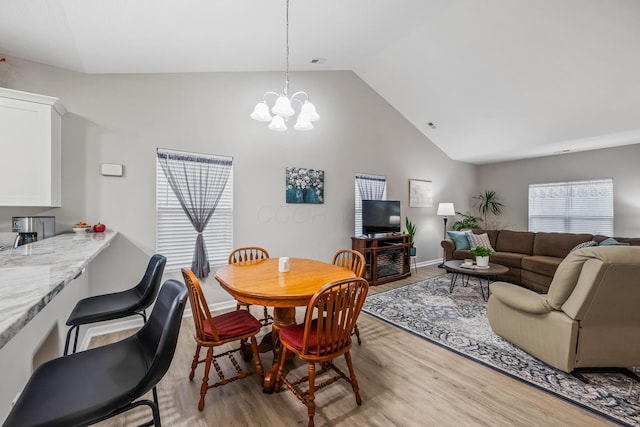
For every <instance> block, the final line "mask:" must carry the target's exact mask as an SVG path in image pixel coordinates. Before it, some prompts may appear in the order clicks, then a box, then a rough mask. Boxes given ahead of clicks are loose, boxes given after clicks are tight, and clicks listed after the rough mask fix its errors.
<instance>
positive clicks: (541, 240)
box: [441, 230, 640, 292]
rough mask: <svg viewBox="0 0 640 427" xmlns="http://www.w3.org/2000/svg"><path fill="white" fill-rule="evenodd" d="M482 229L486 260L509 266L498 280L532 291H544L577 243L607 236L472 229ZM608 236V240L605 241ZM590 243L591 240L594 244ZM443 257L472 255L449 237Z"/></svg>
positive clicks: (598, 240)
mask: <svg viewBox="0 0 640 427" xmlns="http://www.w3.org/2000/svg"><path fill="white" fill-rule="evenodd" d="M472 231H473V233H474V234H484V233H486V234H487V235H488V237H489V242H490V243H491V247H492V248H493V249H494V250H495V251H496V252H495V253H494V254H493V255H491V257H490V262H494V263H497V264H502V265H504V266H506V267H508V268H509V272H508V273H507V274H505V275H501V276H498V277H497V279H498V280H502V281H507V282H511V283H516V284H519V285H522V286H524V287H526V288H529V289H531V290H534V291H536V292H547V291H548V289H549V285H550V284H551V280H552V279H553V275H554V273H555V272H556V269H557V268H558V266H559V265H560V263H561V262H562V260H563V259H564V258H565V257H566V256H567V255H568V254H569V252H571V250H572V249H574V248H575V247H576V246H577V245H579V244H581V243H585V242H592V241H593V242H595V243H602V242H604V241H605V240H608V239H609V240H610V238H609V237H607V236H602V235H592V234H575V233H542V232H540V233H533V232H529V231H512V230H472ZM614 239H615V241H616V242H619V243H623V244H629V245H631V246H640V238H626V237H615V238H614ZM609 240H608V241H609ZM595 243H593V244H595ZM441 246H442V247H443V248H444V257H445V261H450V260H456V259H465V258H473V255H471V252H470V250H469V249H456V245H455V243H454V241H453V240H452V239H451V238H447V239H444V240H442V242H441Z"/></svg>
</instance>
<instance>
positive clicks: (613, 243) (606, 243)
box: [598, 237, 629, 246]
mask: <svg viewBox="0 0 640 427" xmlns="http://www.w3.org/2000/svg"><path fill="white" fill-rule="evenodd" d="M598 245H599V246H629V243H623V242H618V241H617V240H616V239H614V238H613V237H609V238H608V239H604V240H603V241H602V242H600V243H598Z"/></svg>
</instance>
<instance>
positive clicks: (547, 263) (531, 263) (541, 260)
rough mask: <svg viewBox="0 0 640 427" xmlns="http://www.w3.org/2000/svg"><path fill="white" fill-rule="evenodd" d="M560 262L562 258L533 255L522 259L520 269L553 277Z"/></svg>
mask: <svg viewBox="0 0 640 427" xmlns="http://www.w3.org/2000/svg"><path fill="white" fill-rule="evenodd" d="M561 262H562V258H558V257H551V256H542V255H533V256H528V257H525V258H523V259H522V264H521V265H522V269H523V270H528V271H535V272H536V273H538V274H543V275H545V276H549V277H553V275H554V274H555V273H556V270H557V269H558V266H559V265H560V263H561Z"/></svg>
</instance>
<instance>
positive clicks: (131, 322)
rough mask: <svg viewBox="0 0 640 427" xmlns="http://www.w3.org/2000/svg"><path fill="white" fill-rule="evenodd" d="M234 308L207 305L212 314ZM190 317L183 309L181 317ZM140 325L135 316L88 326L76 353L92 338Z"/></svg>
mask: <svg viewBox="0 0 640 427" xmlns="http://www.w3.org/2000/svg"><path fill="white" fill-rule="evenodd" d="M235 306H236V301H235V300H231V301H225V302H220V303H215V304H209V310H210V311H211V312H212V313H214V312H216V311H220V310H226V309H229V308H233V307H235ZM192 316H193V314H192V312H191V307H187V308H185V310H184V315H183V316H182V317H183V318H185V317H192ZM142 325H144V323H143V322H142V317H140V316H136V317H128V318H126V319H123V320H119V321H117V322H113V323H107V324H104V325H94V326H90V327H89V328H88V329H87V332H86V333H85V335H84V338H83V339H82V341H81V342H80V346H79V350H78V351H84V350H86V349H87V348H89V343H90V342H91V339H92V338H93V337H98V336H100V335H105V334H112V333H115V332H121V331H126V330H127V329H133V328H141V327H142Z"/></svg>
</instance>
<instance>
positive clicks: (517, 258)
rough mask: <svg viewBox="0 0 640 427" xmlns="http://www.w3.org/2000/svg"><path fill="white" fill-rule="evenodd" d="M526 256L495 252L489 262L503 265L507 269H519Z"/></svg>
mask: <svg viewBox="0 0 640 427" xmlns="http://www.w3.org/2000/svg"><path fill="white" fill-rule="evenodd" d="M526 256H528V255H527V254H516V253H511V252H496V253H494V254H491V257H490V258H489V262H494V263H496V264H501V265H504V266H505V267H509V268H520V266H521V265H522V259H523V258H524V257H526Z"/></svg>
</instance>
